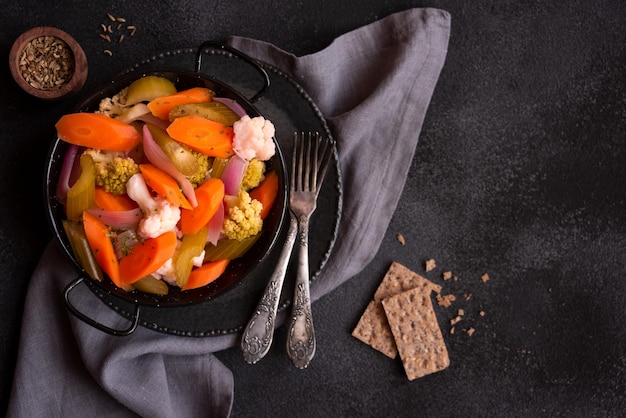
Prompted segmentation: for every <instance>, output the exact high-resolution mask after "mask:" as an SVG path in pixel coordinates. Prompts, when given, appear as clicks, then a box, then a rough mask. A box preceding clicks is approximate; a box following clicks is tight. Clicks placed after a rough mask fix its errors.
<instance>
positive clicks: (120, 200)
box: [94, 186, 137, 211]
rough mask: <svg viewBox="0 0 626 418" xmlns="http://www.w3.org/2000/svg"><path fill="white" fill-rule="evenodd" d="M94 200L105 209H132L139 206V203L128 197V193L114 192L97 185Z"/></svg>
mask: <svg viewBox="0 0 626 418" xmlns="http://www.w3.org/2000/svg"><path fill="white" fill-rule="evenodd" d="M94 200H95V202H96V205H97V206H98V207H99V208H100V209H104V210H115V211H122V210H132V209H135V208H136V207H137V203H136V202H135V201H134V200H133V199H131V198H130V197H128V195H127V194H114V193H111V192H107V191H106V190H104V188H102V187H99V186H98V187H96V190H95V194H94Z"/></svg>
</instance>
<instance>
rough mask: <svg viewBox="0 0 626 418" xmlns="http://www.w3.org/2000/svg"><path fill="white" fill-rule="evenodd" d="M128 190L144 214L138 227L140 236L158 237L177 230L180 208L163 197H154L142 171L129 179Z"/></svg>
mask: <svg viewBox="0 0 626 418" xmlns="http://www.w3.org/2000/svg"><path fill="white" fill-rule="evenodd" d="M126 192H127V193H128V196H129V197H130V198H131V199H133V200H134V201H135V202H137V204H138V205H139V207H140V208H141V211H142V212H143V214H144V218H143V219H142V220H141V221H139V228H138V229H137V233H138V234H139V236H140V237H142V238H144V239H146V238H156V237H158V236H159V235H161V234H163V233H165V232H168V231H172V230H176V224H177V223H178V221H179V220H180V208H179V207H178V206H174V205H172V204H170V203H169V202H168V201H167V200H165V199H163V198H161V197H156V198H154V197H152V194H151V193H150V191H149V190H148V186H147V185H146V181H145V180H144V178H143V175H142V174H141V173H138V174H135V175H133V176H132V177H131V178H130V179H129V180H128V182H127V183H126Z"/></svg>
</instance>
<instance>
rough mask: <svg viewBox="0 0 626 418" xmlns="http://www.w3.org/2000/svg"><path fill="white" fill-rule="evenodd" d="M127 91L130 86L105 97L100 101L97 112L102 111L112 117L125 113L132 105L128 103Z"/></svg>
mask: <svg viewBox="0 0 626 418" xmlns="http://www.w3.org/2000/svg"><path fill="white" fill-rule="evenodd" d="M127 93H128V87H126V88H123V89H122V90H120V92H119V93H117V94H116V95H115V96H113V97H105V98H104V99H102V100H101V101H100V105H99V106H98V110H96V112H95V113H102V114H105V115H107V116H108V117H110V118H114V117H116V116H119V115H121V114H123V113H124V112H126V110H127V109H128V108H129V107H130V106H129V105H127V104H126V96H127Z"/></svg>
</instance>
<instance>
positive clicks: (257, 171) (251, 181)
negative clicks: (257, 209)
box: [241, 158, 265, 191]
mask: <svg viewBox="0 0 626 418" xmlns="http://www.w3.org/2000/svg"><path fill="white" fill-rule="evenodd" d="M264 173H265V162H264V161H261V160H257V159H256V158H254V159H252V160H250V162H249V163H248V166H247V167H246V171H245V172H244V173H243V179H241V188H242V189H243V190H245V191H248V190H252V189H254V188H255V187H256V186H258V185H259V184H260V183H261V182H262V181H263V179H264V178H265V174H264Z"/></svg>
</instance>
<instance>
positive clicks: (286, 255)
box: [241, 132, 332, 364]
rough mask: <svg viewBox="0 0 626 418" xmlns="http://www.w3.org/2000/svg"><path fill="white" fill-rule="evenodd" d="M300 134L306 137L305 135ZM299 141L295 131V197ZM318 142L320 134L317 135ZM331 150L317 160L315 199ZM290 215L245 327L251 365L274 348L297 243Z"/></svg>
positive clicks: (243, 342)
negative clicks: (269, 273) (282, 295)
mask: <svg viewBox="0 0 626 418" xmlns="http://www.w3.org/2000/svg"><path fill="white" fill-rule="evenodd" d="M301 135H302V136H304V134H301ZM297 141H298V134H297V132H296V133H294V149H293V151H294V152H293V160H292V176H291V182H290V189H291V190H290V191H291V195H293V193H294V190H295V187H296V185H295V180H294V177H295V176H296V169H295V164H296V158H297V149H296V145H297ZM316 141H319V135H318V134H316ZM326 144H327V142H325V148H324V152H326V148H328V147H327V146H326ZM329 148H330V149H328V151H327V153H328V154H324V153H322V155H327V156H328V158H327V160H321V159H320V160H319V161H317V167H316V170H315V173H316V175H317V179H316V183H317V188H316V191H315V193H316V196H315V197H317V195H318V194H319V190H320V187H321V184H322V181H323V179H324V176H325V175H326V170H327V169H328V161H330V159H331V157H332V144H331V146H330V147H329ZM322 163H323V164H322ZM301 164H302V163H301V162H300V161H298V166H301ZM300 171H301V170H300ZM318 173H319V174H318ZM300 183H301V182H300V180H298V184H300ZM289 213H290V221H289V230H288V232H287V238H286V240H285V244H284V245H283V249H282V251H281V253H280V257H279V259H278V261H277V263H276V267H275V268H274V272H273V273H272V276H271V277H270V280H269V282H268V283H267V285H266V287H265V290H264V292H263V296H262V297H261V300H260V301H259V303H258V305H257V307H256V309H255V311H254V313H253V314H252V317H251V318H250V321H248V324H247V325H246V327H245V329H244V331H243V335H242V338H241V350H242V352H243V356H244V359H245V361H246V362H248V363H250V364H255V363H256V362H257V361H259V360H261V359H262V358H263V357H265V355H266V354H267V352H268V351H269V349H270V346H271V345H272V340H273V336H274V324H275V321H276V314H277V311H278V304H279V301H280V292H281V290H282V287H283V282H284V279H285V274H286V272H287V266H288V264H289V259H290V257H291V252H292V250H293V245H294V242H295V240H296V235H297V233H298V218H297V217H296V215H295V214H294V212H293V211H291V210H290V211H289ZM307 268H308V260H307ZM307 276H308V273H307Z"/></svg>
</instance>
